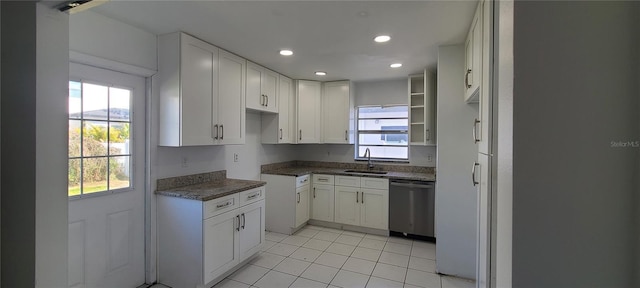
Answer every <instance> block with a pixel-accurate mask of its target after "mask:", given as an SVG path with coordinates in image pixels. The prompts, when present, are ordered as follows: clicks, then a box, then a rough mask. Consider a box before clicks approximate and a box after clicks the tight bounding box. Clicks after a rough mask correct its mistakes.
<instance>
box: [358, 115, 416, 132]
mask: <svg viewBox="0 0 640 288" xmlns="http://www.w3.org/2000/svg"><path fill="white" fill-rule="evenodd" d="M358 130H360V131H380V130H401V131H407V130H408V121H407V119H406V118H405V119H365V120H358Z"/></svg>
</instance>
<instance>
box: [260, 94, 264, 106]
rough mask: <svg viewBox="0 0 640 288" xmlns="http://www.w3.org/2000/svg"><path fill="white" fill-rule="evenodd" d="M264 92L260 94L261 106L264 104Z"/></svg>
mask: <svg viewBox="0 0 640 288" xmlns="http://www.w3.org/2000/svg"><path fill="white" fill-rule="evenodd" d="M264 99H265V98H264V94H262V95H260V106H264V102H265V101H264Z"/></svg>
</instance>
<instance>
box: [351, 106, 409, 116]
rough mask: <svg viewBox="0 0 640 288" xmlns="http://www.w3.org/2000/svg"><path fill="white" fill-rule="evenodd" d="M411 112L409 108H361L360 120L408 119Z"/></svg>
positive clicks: (359, 110)
mask: <svg viewBox="0 0 640 288" xmlns="http://www.w3.org/2000/svg"><path fill="white" fill-rule="evenodd" d="M408 117H409V110H408V108H407V106H386V107H380V106H376V107H359V108H358V118H359V119H365V118H368V119H371V118H408Z"/></svg>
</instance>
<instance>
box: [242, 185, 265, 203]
mask: <svg viewBox="0 0 640 288" xmlns="http://www.w3.org/2000/svg"><path fill="white" fill-rule="evenodd" d="M264 190H265V188H264V187H260V188H255V189H251V190H247V191H242V192H240V193H238V194H240V206H244V205H247V204H249V203H253V202H256V201H258V200H262V199H264Z"/></svg>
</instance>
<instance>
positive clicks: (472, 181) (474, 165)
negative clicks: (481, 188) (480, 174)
mask: <svg viewBox="0 0 640 288" xmlns="http://www.w3.org/2000/svg"><path fill="white" fill-rule="evenodd" d="M477 166H480V163H478V162H473V167H472V168H471V183H473V186H476V185H478V184H480V182H476V167H477Z"/></svg>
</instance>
